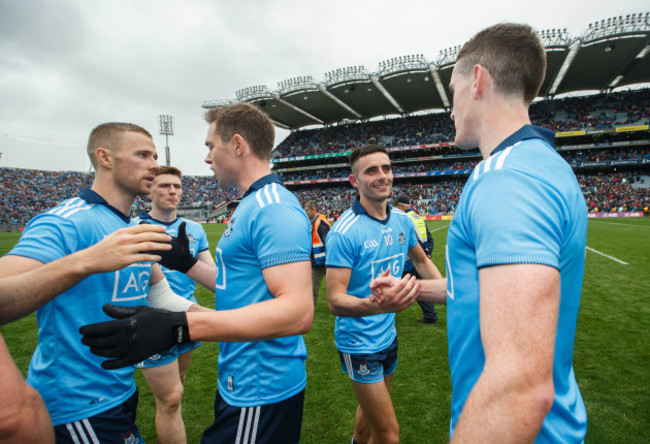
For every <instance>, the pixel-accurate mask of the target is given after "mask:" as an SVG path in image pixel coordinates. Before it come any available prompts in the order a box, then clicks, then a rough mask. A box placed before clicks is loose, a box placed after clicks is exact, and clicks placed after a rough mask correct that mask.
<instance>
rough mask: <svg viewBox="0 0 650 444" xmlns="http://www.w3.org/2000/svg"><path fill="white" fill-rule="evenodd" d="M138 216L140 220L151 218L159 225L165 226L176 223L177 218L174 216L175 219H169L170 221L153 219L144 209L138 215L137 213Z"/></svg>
mask: <svg viewBox="0 0 650 444" xmlns="http://www.w3.org/2000/svg"><path fill="white" fill-rule="evenodd" d="M138 217H139V218H140V220H145V219H151V220H153V221H156V223H159V224H161V225H165V226H167V227H171V226H172V225H174V224H175V223H176V221H177V220H178V216H176V219H174V220H173V221H171V222H164V221H162V220H158V219H154V218H153V217H151V215H150V214H149V213H148V212H147V211H146V210H145V211H143V212H142V213H140V215H139V216H138Z"/></svg>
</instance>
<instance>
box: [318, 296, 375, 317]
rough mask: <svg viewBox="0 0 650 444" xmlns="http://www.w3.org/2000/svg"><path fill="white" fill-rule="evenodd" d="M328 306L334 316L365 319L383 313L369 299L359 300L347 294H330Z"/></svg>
mask: <svg viewBox="0 0 650 444" xmlns="http://www.w3.org/2000/svg"><path fill="white" fill-rule="evenodd" d="M327 305H328V307H329V310H330V312H331V313H332V314H333V315H334V316H345V317H363V316H370V315H375V314H380V313H383V311H382V309H381V306H379V305H378V304H376V303H374V302H372V301H371V300H370V299H369V298H358V297H356V296H352V295H349V294H347V293H343V292H338V293H334V292H333V293H328V294H327Z"/></svg>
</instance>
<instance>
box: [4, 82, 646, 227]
mask: <svg viewBox="0 0 650 444" xmlns="http://www.w3.org/2000/svg"><path fill="white" fill-rule="evenodd" d="M531 119H532V120H533V123H534V124H537V125H540V126H545V127H547V128H549V129H552V130H554V131H556V133H557V136H558V137H557V139H556V143H557V146H556V148H557V150H558V152H559V153H560V154H561V155H562V156H563V157H564V158H565V159H566V160H567V162H568V163H569V164H570V165H571V166H572V167H573V168H574V170H575V171H576V174H578V178H579V180H580V183H581V185H582V187H583V190H584V191H585V199H586V202H587V205H588V207H589V211H590V212H592V213H597V212H629V211H644V212H645V213H646V214H647V212H648V205H649V204H650V191H649V190H650V189H649V188H648V187H649V186H650V183H649V182H648V180H647V179H645V178H644V177H645V176H648V175H650V140H649V139H650V131H649V130H648V124H649V123H650V90H645V89H644V90H637V91H629V92H621V93H614V94H598V95H592V96H588V97H574V98H568V99H560V100H545V101H542V102H538V103H536V104H535V105H534V106H533V107H532V109H531ZM364 135H367V136H368V137H366V138H364ZM453 137H454V131H453V123H452V122H451V120H450V118H449V115H448V114H446V113H442V114H440V113H438V114H429V115H424V116H416V117H406V118H401V119H391V120H380V121H376V122H366V123H361V124H358V125H351V124H350V125H344V126H337V127H329V128H323V129H320V130H314V129H310V130H304V131H295V132H293V133H292V134H291V135H290V136H289V137H287V139H286V140H284V141H283V142H282V143H281V144H280V145H279V146H278V147H277V148H276V150H275V152H277V153H279V154H274V158H273V159H272V162H273V164H274V170H275V171H276V172H277V173H278V174H280V175H281V176H282V177H283V179H284V180H285V182H286V183H287V186H288V187H289V188H290V189H291V190H292V191H294V192H295V193H296V195H297V196H298V198H299V199H300V200H301V201H304V200H306V199H308V198H310V197H315V198H317V199H318V201H319V202H322V203H323V205H324V211H323V212H324V213H325V214H327V215H328V216H329V217H330V218H331V219H336V218H337V217H338V215H339V214H340V213H342V212H343V211H344V210H345V209H347V208H348V207H349V206H350V202H351V199H352V198H353V197H354V196H355V191H354V189H353V188H351V187H350V186H349V183H348V181H347V178H348V175H349V169H348V163H347V156H348V154H349V151H350V150H351V149H352V148H353V147H355V146H358V145H360V144H363V143H367V142H377V143H381V144H384V145H386V146H387V147H389V150H390V151H391V157H392V159H393V164H394V169H393V173H394V175H395V188H396V192H399V193H404V194H408V195H410V196H415V198H414V204H415V205H416V206H417V209H418V210H419V212H420V213H421V214H425V215H450V214H453V212H454V210H455V207H456V203H457V201H458V196H459V195H460V192H461V190H462V186H463V184H464V182H465V177H467V175H468V174H469V173H470V172H471V171H472V169H473V168H474V166H475V165H476V164H477V163H478V162H479V161H480V156H479V154H478V152H477V151H474V152H471V151H470V152H461V151H459V150H457V149H456V148H455V147H453V146H452V145H451V144H450V141H452V140H453ZM282 153H284V155H287V154H290V155H291V156H292V157H282V156H283V154H282ZM311 153H320V154H311ZM298 154H300V156H298ZM91 183H92V175H91V174H87V173H80V172H69V171H67V172H66V171H62V172H49V171H39V170H26V169H14V168H0V223H2V224H24V223H26V222H27V221H28V220H29V219H30V218H32V217H33V216H34V215H36V214H38V213H40V212H42V211H44V210H46V209H48V208H50V207H52V206H54V205H56V204H57V203H58V202H60V201H61V200H64V199H67V198H69V197H70V196H73V195H75V194H76V193H77V192H78V190H79V189H81V188H84V187H87V186H89V185H90V184H91ZM183 187H184V198H183V203H182V206H183V209H182V210H181V211H183V210H185V214H188V211H190V210H196V211H194V212H190V213H189V215H190V216H191V217H192V218H194V219H197V220H202V221H206V220H224V219H226V218H227V217H228V214H229V212H230V211H231V210H232V207H233V206H234V204H235V203H236V202H237V197H238V196H237V194H236V192H235V191H234V190H222V189H221V188H219V186H218V184H217V183H216V182H215V180H214V178H212V177H207V176H184V177H183ZM148 207H149V203H148V198H146V197H142V198H139V199H138V200H137V201H136V203H135V208H134V211H135V212H136V213H138V212H140V211H142V210H143V209H146V208H148ZM217 210H220V211H217Z"/></svg>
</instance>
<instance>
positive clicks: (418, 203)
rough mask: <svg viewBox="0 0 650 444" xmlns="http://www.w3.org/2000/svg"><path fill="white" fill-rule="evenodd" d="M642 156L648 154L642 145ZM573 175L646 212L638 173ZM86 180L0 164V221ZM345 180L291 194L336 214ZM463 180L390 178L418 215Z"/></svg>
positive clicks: (438, 207) (197, 183)
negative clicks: (396, 180)
mask: <svg viewBox="0 0 650 444" xmlns="http://www.w3.org/2000/svg"><path fill="white" fill-rule="evenodd" d="M644 155H645V156H650V153H649V152H648V149H647V148H646V149H645V150H644ZM577 177H578V181H579V182H580V185H581V186H582V188H583V191H584V194H585V201H586V203H587V206H588V209H589V211H590V212H624V211H644V210H646V211H647V207H648V206H649V205H650V187H649V185H650V184H646V183H645V182H644V179H642V178H641V176H640V175H638V174H632V173H621V172H619V173H612V172H607V173H604V172H603V173H599V174H589V175H586V174H578V176H577ZM91 182H92V176H91V175H90V174H85V173H77V172H49V171H37V170H25V169H13V168H0V223H17V224H20V223H26V222H27V221H29V219H31V218H32V217H33V216H35V215H36V214H39V213H41V212H43V211H46V210H47V209H49V208H51V207H53V206H54V205H56V204H57V203H59V202H60V201H62V200H65V199H68V198H70V197H74V196H76V195H77V193H78V191H79V190H80V189H81V188H85V187H88V186H89V185H90V183H91ZM345 183H346V185H345V186H340V187H327V188H322V187H320V188H309V189H299V190H294V193H295V194H296V196H297V197H298V199H299V200H300V201H301V202H303V201H305V200H307V199H309V198H315V199H316V200H317V201H318V202H320V203H321V205H322V206H323V211H322V212H323V213H324V214H326V215H327V216H328V217H330V218H331V219H336V218H337V217H338V216H339V215H340V214H341V213H342V212H343V211H345V210H346V209H348V208H349V207H350V205H351V203H352V199H353V198H355V196H356V191H355V190H354V188H352V187H350V186H349V184H347V182H345ZM464 183H465V178H460V179H447V180H441V181H437V182H435V183H424V184H412V183H396V184H395V193H398V194H406V195H408V196H410V197H411V199H412V200H413V205H414V206H415V208H416V209H417V210H418V211H419V212H420V213H421V214H430V215H442V214H453V213H454V211H455V209H456V205H457V203H458V198H459V196H460V193H461V191H462V188H463V185H464ZM639 185H641V186H639ZM183 186H184V197H183V202H182V206H184V207H196V206H204V205H208V206H214V203H215V202H217V203H219V202H222V201H226V200H232V199H233V198H235V197H236V191H234V190H230V191H228V192H227V191H224V190H222V189H221V188H219V187H218V186H217V184H216V183H215V181H214V179H213V178H211V177H192V176H186V177H184V178H183ZM148 208H149V204H148V202H147V198H146V197H145V198H141V199H139V200H138V202H137V204H136V206H135V208H134V212H135V213H139V212H140V211H142V210H144V209H148Z"/></svg>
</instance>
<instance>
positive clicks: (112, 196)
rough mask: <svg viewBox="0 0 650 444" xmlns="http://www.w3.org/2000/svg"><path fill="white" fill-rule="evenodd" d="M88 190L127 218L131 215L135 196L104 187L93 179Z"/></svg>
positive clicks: (100, 182) (114, 188)
mask: <svg viewBox="0 0 650 444" xmlns="http://www.w3.org/2000/svg"><path fill="white" fill-rule="evenodd" d="M90 189H91V190H93V191H94V192H95V193H97V194H99V195H100V196H101V197H102V198H103V199H104V200H105V201H106V203H108V204H109V205H110V206H112V207H114V208H116V209H117V210H119V211H120V212H121V213H122V214H124V215H125V216H127V217H128V216H130V215H131V208H133V202H134V201H135V196H132V195H130V194H127V193H125V192H124V191H123V190H121V189H119V188H117V187H115V186H109V185H106V184H104V183H103V182H102V181H100V180H98V179H95V182H93V185H92V186H91V187H90Z"/></svg>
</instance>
